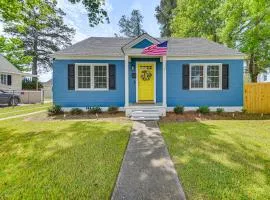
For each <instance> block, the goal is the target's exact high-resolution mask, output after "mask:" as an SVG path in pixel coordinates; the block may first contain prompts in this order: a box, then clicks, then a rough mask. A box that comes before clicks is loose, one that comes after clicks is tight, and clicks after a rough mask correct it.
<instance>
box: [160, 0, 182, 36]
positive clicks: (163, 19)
mask: <svg viewBox="0 0 270 200" xmlns="http://www.w3.org/2000/svg"><path fill="white" fill-rule="evenodd" d="M176 5H177V0H161V1H160V5H159V6H157V7H156V14H155V16H156V18H157V20H158V23H159V24H160V25H161V27H160V30H161V36H162V37H170V36H171V34H172V33H171V27H170V26H171V22H172V19H173V9H175V8H176Z"/></svg>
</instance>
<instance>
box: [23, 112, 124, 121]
mask: <svg viewBox="0 0 270 200" xmlns="http://www.w3.org/2000/svg"><path fill="white" fill-rule="evenodd" d="M24 120H25V121H54V120H78V121H80V120H83V121H84V120H90V121H110V122H123V123H126V122H128V121H129V119H128V118H127V117H126V116H125V113H124V112H117V113H113V114H112V113H107V112H104V113H100V114H97V115H95V114H88V113H86V112H84V113H82V114H79V115H72V114H70V113H68V112H66V113H64V114H59V115H55V116H48V113H42V114H39V115H33V116H29V117H26V118H25V119H24Z"/></svg>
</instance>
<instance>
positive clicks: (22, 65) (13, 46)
mask: <svg viewBox="0 0 270 200" xmlns="http://www.w3.org/2000/svg"><path fill="white" fill-rule="evenodd" d="M0 53H1V54H3V55H4V56H5V57H6V59H8V60H9V61H10V62H11V63H12V64H13V65H14V66H15V67H17V68H18V69H19V70H20V71H29V70H30V69H31V68H30V69H29V64H30V63H31V60H32V57H31V56H26V55H25V54H24V46H23V42H22V41H21V40H20V39H18V38H5V37H4V36H0Z"/></svg>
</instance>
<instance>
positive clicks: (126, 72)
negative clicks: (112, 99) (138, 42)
mask: <svg viewBox="0 0 270 200" xmlns="http://www.w3.org/2000/svg"><path fill="white" fill-rule="evenodd" d="M128 105H129V84H128V56H127V55H125V107H128Z"/></svg>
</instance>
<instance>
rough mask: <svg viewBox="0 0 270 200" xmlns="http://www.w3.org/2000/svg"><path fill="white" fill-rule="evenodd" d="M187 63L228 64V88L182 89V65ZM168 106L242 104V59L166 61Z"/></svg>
mask: <svg viewBox="0 0 270 200" xmlns="http://www.w3.org/2000/svg"><path fill="white" fill-rule="evenodd" d="M188 63H223V64H229V89H228V90H213V91H205V90H201V91H194V90H193V91H192V90H183V89H182V65H183V64H188ZM167 105H168V106H176V105H183V106H192V107H193V106H203V105H205V106H243V61H242V60H204V61H201V60H185V61H171V60H169V61H168V62H167Z"/></svg>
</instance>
